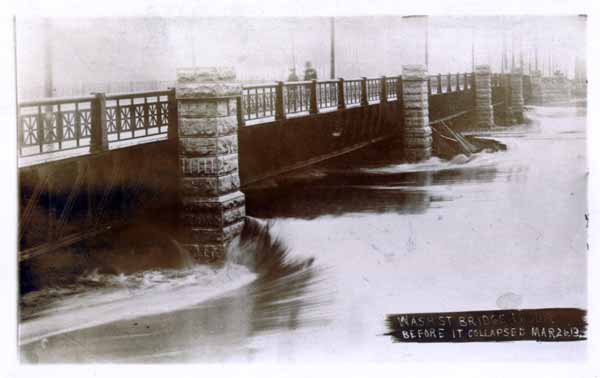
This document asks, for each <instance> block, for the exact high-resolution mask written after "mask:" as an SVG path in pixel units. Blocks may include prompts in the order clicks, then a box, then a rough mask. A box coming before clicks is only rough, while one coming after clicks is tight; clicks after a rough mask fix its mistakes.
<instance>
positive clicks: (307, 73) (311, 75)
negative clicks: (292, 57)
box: [288, 61, 317, 81]
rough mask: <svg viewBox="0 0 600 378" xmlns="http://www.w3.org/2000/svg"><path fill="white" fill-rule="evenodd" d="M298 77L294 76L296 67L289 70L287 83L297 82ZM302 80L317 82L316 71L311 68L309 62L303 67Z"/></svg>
mask: <svg viewBox="0 0 600 378" xmlns="http://www.w3.org/2000/svg"><path fill="white" fill-rule="evenodd" d="M299 80H300V79H299V78H298V75H297V74H296V67H293V68H291V69H290V75H289V76H288V81H299ZM304 80H306V81H308V80H317V70H315V69H314V68H313V67H312V64H311V63H310V61H307V62H306V63H305V65H304Z"/></svg>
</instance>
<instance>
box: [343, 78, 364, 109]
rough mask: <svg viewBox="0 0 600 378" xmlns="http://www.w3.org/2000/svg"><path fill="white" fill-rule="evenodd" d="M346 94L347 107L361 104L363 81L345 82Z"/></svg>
mask: <svg viewBox="0 0 600 378" xmlns="http://www.w3.org/2000/svg"><path fill="white" fill-rule="evenodd" d="M344 93H345V96H344V98H345V100H346V105H356V104H360V99H361V97H362V87H361V80H360V79H357V80H345V81H344Z"/></svg>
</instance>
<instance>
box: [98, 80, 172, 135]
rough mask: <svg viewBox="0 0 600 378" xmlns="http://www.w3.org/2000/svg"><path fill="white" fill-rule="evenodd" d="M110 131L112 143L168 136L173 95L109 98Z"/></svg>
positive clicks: (107, 113) (165, 93)
mask: <svg viewBox="0 0 600 378" xmlns="http://www.w3.org/2000/svg"><path fill="white" fill-rule="evenodd" d="M106 127H107V133H108V140H109V142H112V141H122V140H129V139H135V138H139V137H145V136H149V135H156V134H166V133H167V131H168V127H169V91H156V92H140V93H127V94H116V95H110V96H106Z"/></svg>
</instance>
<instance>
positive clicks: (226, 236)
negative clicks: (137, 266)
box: [176, 68, 245, 262]
mask: <svg viewBox="0 0 600 378" xmlns="http://www.w3.org/2000/svg"><path fill="white" fill-rule="evenodd" d="M241 93H242V86H241V84H240V83H238V82H237V81H236V78H235V72H234V71H233V70H232V69H229V68H187V69H179V70H177V91H176V96H177V107H178V112H179V125H178V126H179V127H178V128H179V131H178V138H177V141H178V151H177V154H178V161H179V193H180V214H179V219H180V222H181V226H182V228H181V232H180V233H179V237H180V238H181V240H180V241H181V242H182V246H184V248H186V249H187V250H188V251H189V252H190V254H191V256H192V257H193V258H194V259H195V260H199V261H202V262H204V261H207V260H208V261H215V260H221V261H222V260H223V259H224V258H225V253H226V251H227V248H228V246H229V244H230V243H231V241H232V240H234V238H235V237H236V236H238V235H240V233H241V231H242V228H243V227H244V216H245V199H244V194H243V193H242V192H240V190H239V188H240V177H239V173H238V172H239V169H238V167H239V162H238V134H237V130H238V124H237V114H236V113H237V111H236V110H235V107H236V102H237V99H238V98H239V97H240V95H241Z"/></svg>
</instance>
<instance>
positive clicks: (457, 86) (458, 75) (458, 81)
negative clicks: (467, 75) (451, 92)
mask: <svg viewBox="0 0 600 378" xmlns="http://www.w3.org/2000/svg"><path fill="white" fill-rule="evenodd" d="M456 91H457V92H458V91H460V74H459V73H458V72H457V73H456Z"/></svg>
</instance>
